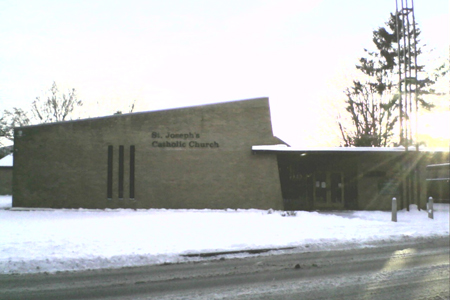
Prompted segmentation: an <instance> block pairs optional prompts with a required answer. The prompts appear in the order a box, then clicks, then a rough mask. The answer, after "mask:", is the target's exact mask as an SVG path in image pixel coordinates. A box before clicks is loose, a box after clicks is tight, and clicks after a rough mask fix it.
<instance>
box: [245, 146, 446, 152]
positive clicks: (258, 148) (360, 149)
mask: <svg viewBox="0 0 450 300" xmlns="http://www.w3.org/2000/svg"><path fill="white" fill-rule="evenodd" d="M252 150H253V151H270V152H404V151H405V147H403V146H400V147H316V148H305V147H288V146H287V145H255V146H252ZM408 151H416V147H415V146H410V147H408ZM419 151H430V152H433V151H436V149H422V148H421V149H419ZM439 151H442V150H439ZM447 151H448V150H447Z"/></svg>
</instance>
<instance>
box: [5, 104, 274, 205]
mask: <svg viewBox="0 0 450 300" xmlns="http://www.w3.org/2000/svg"><path fill="white" fill-rule="evenodd" d="M15 134H16V136H15V153H14V159H15V165H14V183H13V189H14V190H13V192H14V195H13V206H27V207H39V206H41V207H87V208H104V207H136V208H150V207H154V208H263V209H266V208H274V209H282V199H281V191H280V184H279V176H278V167H277V161H276V157H275V156H273V155H267V156H261V155H252V152H251V146H252V145H257V144H273V143H276V140H275V138H274V137H273V135H272V127H271V120H270V111H269V105H268V99H267V98H260V99H252V100H244V101H235V102H227V103H221V104H213V105H205V106H197V107H189V108H183V109H172V110H163V111H156V112H145V113H134V114H126V115H116V116H110V117H104V118H95V119H86V120H80V121H71V122H63V123H57V124H47V125H39V126H30V127H22V128H17V129H16V132H15ZM168 134H172V135H171V136H169V137H168V138H166V136H167V135H168ZM167 143H169V144H170V145H172V146H175V147H167ZM198 144H200V145H202V144H203V146H205V147H195V146H196V145H198ZM109 145H111V146H113V160H112V161H113V166H112V167H113V180H112V185H113V186H112V187H113V189H112V192H113V193H112V194H113V195H112V196H113V197H112V200H108V199H107V181H108V180H107V174H108V146H109ZM120 145H123V146H124V157H123V158H124V171H123V175H124V181H123V183H124V198H123V199H119V198H118V189H119V186H118V176H119V146H120ZM161 145H165V146H166V147H160V146H161ZM130 146H134V147H135V149H136V150H135V200H134V201H133V200H130V199H129V198H130V197H129V183H130V178H129V175H130V165H129V160H130Z"/></svg>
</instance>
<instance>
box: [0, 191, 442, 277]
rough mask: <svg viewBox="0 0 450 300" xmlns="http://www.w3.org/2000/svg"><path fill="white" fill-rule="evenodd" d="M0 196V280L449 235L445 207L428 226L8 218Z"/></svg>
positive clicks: (359, 217) (384, 219)
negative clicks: (221, 254) (197, 255)
mask: <svg viewBox="0 0 450 300" xmlns="http://www.w3.org/2000/svg"><path fill="white" fill-rule="evenodd" d="M10 207H11V196H0V230H1V231H0V273H3V274H10V273H34V272H56V271H69V270H87V269H99V268H120V267H124V266H139V265H147V264H162V263H173V262H182V261H189V260H198V259H199V258H189V257H186V256H183V255H186V254H195V253H205V252H217V251H220V252H221V251H238V250H248V249H266V248H283V247H295V249H294V251H306V250H308V251H310V250H327V249H332V248H345V247H361V246H362V247H364V246H370V245H371V244H376V243H377V242H378V243H379V242H382V241H383V242H389V241H392V242H401V241H406V240H410V239H413V238H426V237H435V236H448V235H449V205H448V204H435V209H436V211H435V213H434V220H432V219H429V218H428V214H427V212H426V211H418V210H417V207H414V206H412V207H411V210H410V211H409V212H407V211H405V210H403V211H400V212H399V214H398V222H397V223H395V222H391V213H390V212H381V211H371V212H368V211H345V212H335V213H318V212H305V211H298V212H296V215H295V216H283V215H284V213H283V212H281V211H267V210H256V209H250V210H231V209H228V210H208V209H205V210H169V209H167V210H166V209H148V210H131V209H114V210H113V209H107V210H88V209H58V210H33V211H29V210H28V211H27V210H14V209H10Z"/></svg>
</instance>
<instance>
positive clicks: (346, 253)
mask: <svg viewBox="0 0 450 300" xmlns="http://www.w3.org/2000/svg"><path fill="white" fill-rule="evenodd" d="M449 243H450V242H449V238H448V237H446V238H439V239H428V240H420V241H411V242H407V243H401V244H390V245H378V246H376V247H369V248H364V249H351V250H333V251H313V252H301V253H300V252H296V251H295V250H291V251H289V252H288V253H284V254H278V255H268V254H265V255H259V256H252V257H248V258H240V259H227V258H222V259H217V260H210V261H203V262H196V263H183V264H169V265H160V266H146V267H138V268H124V269H116V270H95V271H88V272H61V273H57V274H29V275H0V299H2V300H3V299H14V300H15V299H17V300H19V299H46V300H51V299H171V300H173V299H370V300H374V299H383V300H385V299H402V300H403V299H433V300H439V299H450V292H449V255H450V254H449V248H450V246H449Z"/></svg>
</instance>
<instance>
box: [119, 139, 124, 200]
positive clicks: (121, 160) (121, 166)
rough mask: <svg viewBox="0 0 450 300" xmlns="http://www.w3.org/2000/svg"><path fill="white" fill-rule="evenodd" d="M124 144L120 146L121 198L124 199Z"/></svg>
mask: <svg viewBox="0 0 450 300" xmlns="http://www.w3.org/2000/svg"><path fill="white" fill-rule="evenodd" d="M123 152H124V148H123V146H119V199H123V171H124V170H123V163H124V160H123V158H124V157H123V154H124V153H123Z"/></svg>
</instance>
